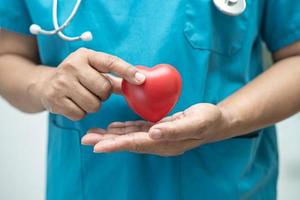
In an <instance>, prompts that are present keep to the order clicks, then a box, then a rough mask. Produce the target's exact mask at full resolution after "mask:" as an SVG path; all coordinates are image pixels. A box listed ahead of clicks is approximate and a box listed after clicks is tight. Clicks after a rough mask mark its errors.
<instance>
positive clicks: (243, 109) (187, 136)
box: [82, 42, 300, 156]
mask: <svg viewBox="0 0 300 200" xmlns="http://www.w3.org/2000/svg"><path fill="white" fill-rule="evenodd" d="M273 56H274V60H275V61H277V62H276V63H275V64H274V65H273V66H272V67H271V68H270V69H268V70H267V71H266V72H264V73H262V74H261V75H260V76H258V77H257V78H255V79H254V80H253V81H251V82H250V83H249V84H247V85H246V86H244V87H243V88H241V89H240V90H239V91H237V92H235V93H234V94H232V95H231V96H229V97H227V98H226V99H224V100H223V101H222V102H220V103H219V104H218V105H212V104H196V105H193V106H191V107H190V108H188V109H187V110H185V111H183V112H180V113H177V114H175V115H173V116H171V117H167V118H165V119H163V120H162V121H160V122H158V123H157V124H151V123H149V122H144V121H131V122H124V123H122V122H113V123H111V124H110V125H109V126H108V128H107V129H106V130H104V129H91V130H89V131H88V133H87V134H86V135H85V136H84V137H83V138H82V144H84V145H93V146H94V152H96V153H100V152H115V151H131V152H136V153H146V154H154V155H160V156H175V155H179V154H182V153H184V152H185V151H187V150H190V149H193V148H195V147H198V146H200V145H202V144H206V143H211V142H215V141H220V140H224V139H228V138H231V137H235V136H241V135H244V134H247V133H250V132H251V131H254V130H257V129H260V128H263V127H266V126H269V125H272V124H274V123H276V122H278V121H281V120H283V119H285V118H287V117H289V116H291V115H293V114H295V113H297V112H299V111H300V42H298V43H296V44H293V45H291V46H288V47H286V48H284V49H282V50H280V51H278V52H276V53H275V54H273Z"/></svg>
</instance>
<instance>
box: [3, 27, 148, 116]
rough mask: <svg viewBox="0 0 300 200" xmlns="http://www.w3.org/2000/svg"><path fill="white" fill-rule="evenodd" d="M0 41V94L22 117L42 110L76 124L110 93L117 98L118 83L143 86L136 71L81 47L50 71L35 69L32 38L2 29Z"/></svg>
mask: <svg viewBox="0 0 300 200" xmlns="http://www.w3.org/2000/svg"><path fill="white" fill-rule="evenodd" d="M0 42H1V43H2V45H1V46H0V94H1V96H3V97H4V98H6V99H7V100H8V101H9V102H10V103H11V104H12V105H14V106H15V107H17V108H19V109H20V110H22V111H25V112H39V111H42V110H45V109H46V110H48V111H50V112H52V113H56V114H61V115H64V116H66V117H68V118H70V119H72V120H79V119H82V118H83V117H84V116H85V115H86V114H87V113H92V112H96V111H98V110H99V108H100V106H101V102H102V101H105V100H106V99H108V98H109V96H110V95H111V93H112V92H115V93H120V90H121V89H120V88H121V80H122V79H121V78H124V79H126V80H127V81H129V82H131V83H133V84H142V83H143V82H144V81H145V76H144V75H143V74H141V73H140V72H138V71H137V69H136V68H135V67H133V66H131V65H130V64H128V63H127V62H125V61H123V60H121V59H120V58H118V57H116V56H112V55H108V54H105V53H102V52H96V51H93V50H90V49H86V48H80V49H78V50H77V51H75V52H73V53H71V54H70V55H69V56H68V57H67V58H66V59H65V60H64V61H63V62H62V63H61V64H60V65H59V66H58V67H57V68H53V67H47V66H40V65H39V61H38V60H39V59H38V52H37V45H36V40H35V39H33V38H31V37H28V36H21V35H18V34H15V33H11V32H7V31H3V30H1V31H0ZM108 73H113V74H114V75H117V76H118V77H116V76H112V75H110V74H108Z"/></svg>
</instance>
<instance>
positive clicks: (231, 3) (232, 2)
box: [29, 0, 246, 41]
mask: <svg viewBox="0 0 300 200" xmlns="http://www.w3.org/2000/svg"><path fill="white" fill-rule="evenodd" d="M213 2H214V4H215V6H216V7H217V8H218V9H219V10H220V11H221V12H223V13H225V14H227V15H230V16H236V15H240V14H242V13H243V12H244V11H245V9H246V0H213ZM80 4H81V0H77V1H76V4H75V6H74V8H73V10H72V12H71V14H70V16H69V17H68V18H67V20H66V21H65V22H64V23H63V24H62V25H61V26H59V24H58V19H57V18H58V17H57V0H53V7H52V21H53V26H54V29H53V30H45V29H42V28H41V27H40V26H39V25H37V24H32V25H31V26H30V28H29V29H30V32H31V33H32V34H34V35H39V34H41V35H58V36H59V37H60V38H61V39H63V40H65V41H78V40H82V41H91V40H92V39H93V35H92V33H91V32H90V31H85V32H83V33H82V34H81V35H80V36H75V37H70V36H67V35H65V34H64V33H63V30H64V29H65V28H66V27H67V26H68V25H69V24H70V22H71V21H72V19H73V18H74V16H75V15H76V13H77V11H78V8H79V6H80Z"/></svg>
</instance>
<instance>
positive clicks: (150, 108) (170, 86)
mask: <svg viewBox="0 0 300 200" xmlns="http://www.w3.org/2000/svg"><path fill="white" fill-rule="evenodd" d="M137 68H138V69H139V71H140V72H141V73H143V74H144V75H145V76H146V81H145V82H144V83H143V84H142V85H134V84H131V83H129V82H127V81H126V80H123V81H122V92H123V95H124V97H125V99H126V101H127V103H128V105H129V107H131V109H132V110H133V111H134V112H135V113H136V114H138V115H139V116H140V117H142V118H143V119H145V120H147V121H150V122H158V121H159V120H161V119H162V118H163V117H165V116H166V115H167V114H168V113H169V112H170V111H171V110H172V108H173V107H174V106H175V104H176V102H177V101H178V98H179V96H180V94H181V84H182V81H181V77H180V74H179V72H178V71H177V70H176V69H175V68H174V67H172V66H171V65H168V64H159V65H156V66H154V67H153V68H147V67H144V66H137Z"/></svg>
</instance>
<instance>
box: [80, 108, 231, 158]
mask: <svg viewBox="0 0 300 200" xmlns="http://www.w3.org/2000/svg"><path fill="white" fill-rule="evenodd" d="M227 125H228V124H227V122H226V120H225V118H224V116H223V115H222V112H221V110H220V109H219V108H218V107H217V106H215V105H212V104H204V103H203V104H196V105H193V106H191V107H190V108H188V109H187V110H185V111H183V112H179V113H176V114H174V115H172V116H170V117H166V118H164V119H163V120H161V121H160V122H158V123H156V124H153V123H150V122H145V121H131V122H125V123H122V122H114V123H112V124H110V125H109V126H108V128H107V130H103V129H91V130H90V133H88V134H87V135H85V136H84V137H83V138H82V143H83V144H86V145H95V147H94V151H95V152H113V151H122V150H127V151H132V152H137V153H151V154H155V155H160V156H174V155H180V154H182V153H184V152H185V151H187V150H190V149H192V148H195V147H197V146H199V145H201V144H205V143H208V142H212V141H216V140H218V138H220V139H223V138H224V136H221V135H215V133H219V132H220V130H225V129H226V126H227ZM218 129H220V130H218ZM149 136H150V137H149Z"/></svg>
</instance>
